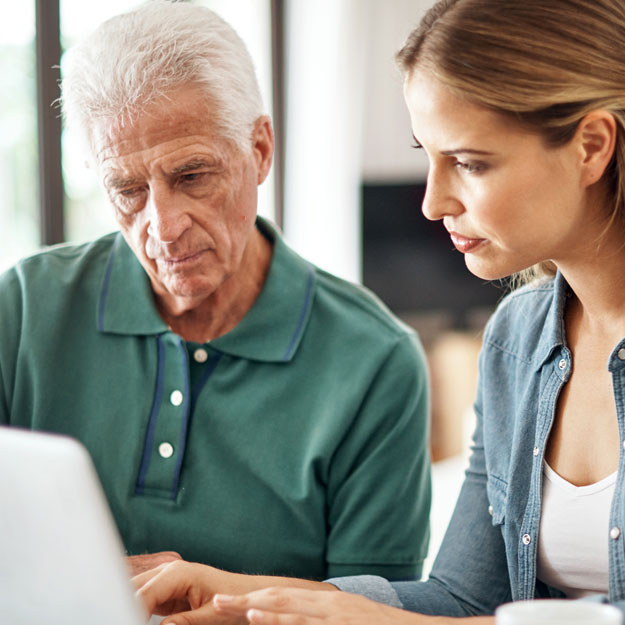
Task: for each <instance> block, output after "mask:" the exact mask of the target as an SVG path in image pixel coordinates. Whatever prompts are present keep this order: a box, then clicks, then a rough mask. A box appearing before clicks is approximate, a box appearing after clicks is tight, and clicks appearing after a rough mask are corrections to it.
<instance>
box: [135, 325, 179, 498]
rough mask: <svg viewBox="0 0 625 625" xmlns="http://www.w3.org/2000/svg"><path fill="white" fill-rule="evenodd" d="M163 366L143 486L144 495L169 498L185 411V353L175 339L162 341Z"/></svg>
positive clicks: (172, 337)
mask: <svg viewBox="0 0 625 625" xmlns="http://www.w3.org/2000/svg"><path fill="white" fill-rule="evenodd" d="M161 341H162V344H163V348H164V350H163V352H164V362H163V367H162V374H161V379H160V382H161V384H162V400H161V402H160V405H159V407H158V413H157V418H156V420H155V423H154V426H153V432H152V436H151V439H150V440H151V448H152V449H151V452H150V462H149V466H148V467H147V472H146V475H145V482H144V492H146V493H149V494H151V495H153V496H155V495H162V496H163V497H167V498H171V496H172V492H171V489H172V484H174V483H176V480H175V476H176V471H177V470H178V468H179V467H180V464H181V462H180V461H181V458H180V457H179V456H180V454H181V453H184V443H181V438H182V432H183V428H184V427H186V418H187V410H188V401H187V398H186V393H187V376H188V363H187V354H186V349H181V347H180V339H179V338H178V337H177V336H176V335H173V334H171V335H165V336H162V337H161Z"/></svg>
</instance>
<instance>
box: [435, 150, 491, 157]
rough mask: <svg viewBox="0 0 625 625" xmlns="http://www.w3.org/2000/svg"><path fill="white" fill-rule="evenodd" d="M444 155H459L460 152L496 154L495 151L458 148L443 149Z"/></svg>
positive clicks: (485, 154)
mask: <svg viewBox="0 0 625 625" xmlns="http://www.w3.org/2000/svg"><path fill="white" fill-rule="evenodd" d="M441 154H442V155H443V156H458V155H459V154H478V155H480V156H494V155H495V154H494V152H487V151H486V150H474V149H473V148H456V149H455V150H443V151H442V152H441Z"/></svg>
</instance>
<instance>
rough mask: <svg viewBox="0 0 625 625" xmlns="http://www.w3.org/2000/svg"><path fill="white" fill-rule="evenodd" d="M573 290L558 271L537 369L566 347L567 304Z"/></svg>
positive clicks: (540, 344)
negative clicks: (565, 323)
mask: <svg viewBox="0 0 625 625" xmlns="http://www.w3.org/2000/svg"><path fill="white" fill-rule="evenodd" d="M570 292H571V288H570V287H569V285H568V283H567V282H566V280H565V279H564V276H563V275H562V274H561V273H560V272H559V271H558V272H557V274H556V277H555V279H554V281H553V296H552V300H551V305H550V306H549V310H548V312H547V316H546V317H545V320H544V322H543V327H542V331H541V334H540V339H539V341H538V345H539V346H540V347H539V351H538V354H537V356H538V358H537V359H536V365H537V367H536V368H537V369H540V367H542V366H543V364H544V363H545V362H546V361H547V360H548V359H549V358H550V357H551V354H552V353H553V351H554V350H555V349H556V348H558V347H562V346H564V345H566V331H565V328H564V311H565V309H566V302H567V299H568V297H569V295H570Z"/></svg>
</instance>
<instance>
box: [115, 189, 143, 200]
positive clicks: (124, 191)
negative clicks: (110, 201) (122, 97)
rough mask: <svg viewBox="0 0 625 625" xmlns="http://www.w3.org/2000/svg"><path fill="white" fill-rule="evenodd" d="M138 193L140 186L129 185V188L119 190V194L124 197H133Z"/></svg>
mask: <svg viewBox="0 0 625 625" xmlns="http://www.w3.org/2000/svg"><path fill="white" fill-rule="evenodd" d="M139 193H141V187H131V188H130V189H120V190H119V195H121V196H123V197H126V198H131V197H135V196H136V195H138V194H139Z"/></svg>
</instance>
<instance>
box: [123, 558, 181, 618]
mask: <svg viewBox="0 0 625 625" xmlns="http://www.w3.org/2000/svg"><path fill="white" fill-rule="evenodd" d="M135 579H137V581H138V582H139V583H140V585H139V587H138V590H137V592H136V594H137V596H138V597H139V598H140V599H141V600H142V601H143V603H144V604H145V606H146V609H147V610H148V612H149V613H150V614H155V613H156V611H157V608H158V606H164V605H170V606H171V605H172V604H176V605H177V608H178V609H188V607H189V603H190V602H189V600H188V599H189V596H190V594H191V592H192V590H191V583H192V581H193V572H192V565H191V564H190V563H189V562H183V561H175V562H170V563H169V564H163V565H161V566H160V567H158V568H156V569H153V570H152V571H147V572H146V573H143V574H141V575H139V576H138V577H137V578H135ZM180 600H183V601H182V603H180ZM161 611H162V610H161Z"/></svg>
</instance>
